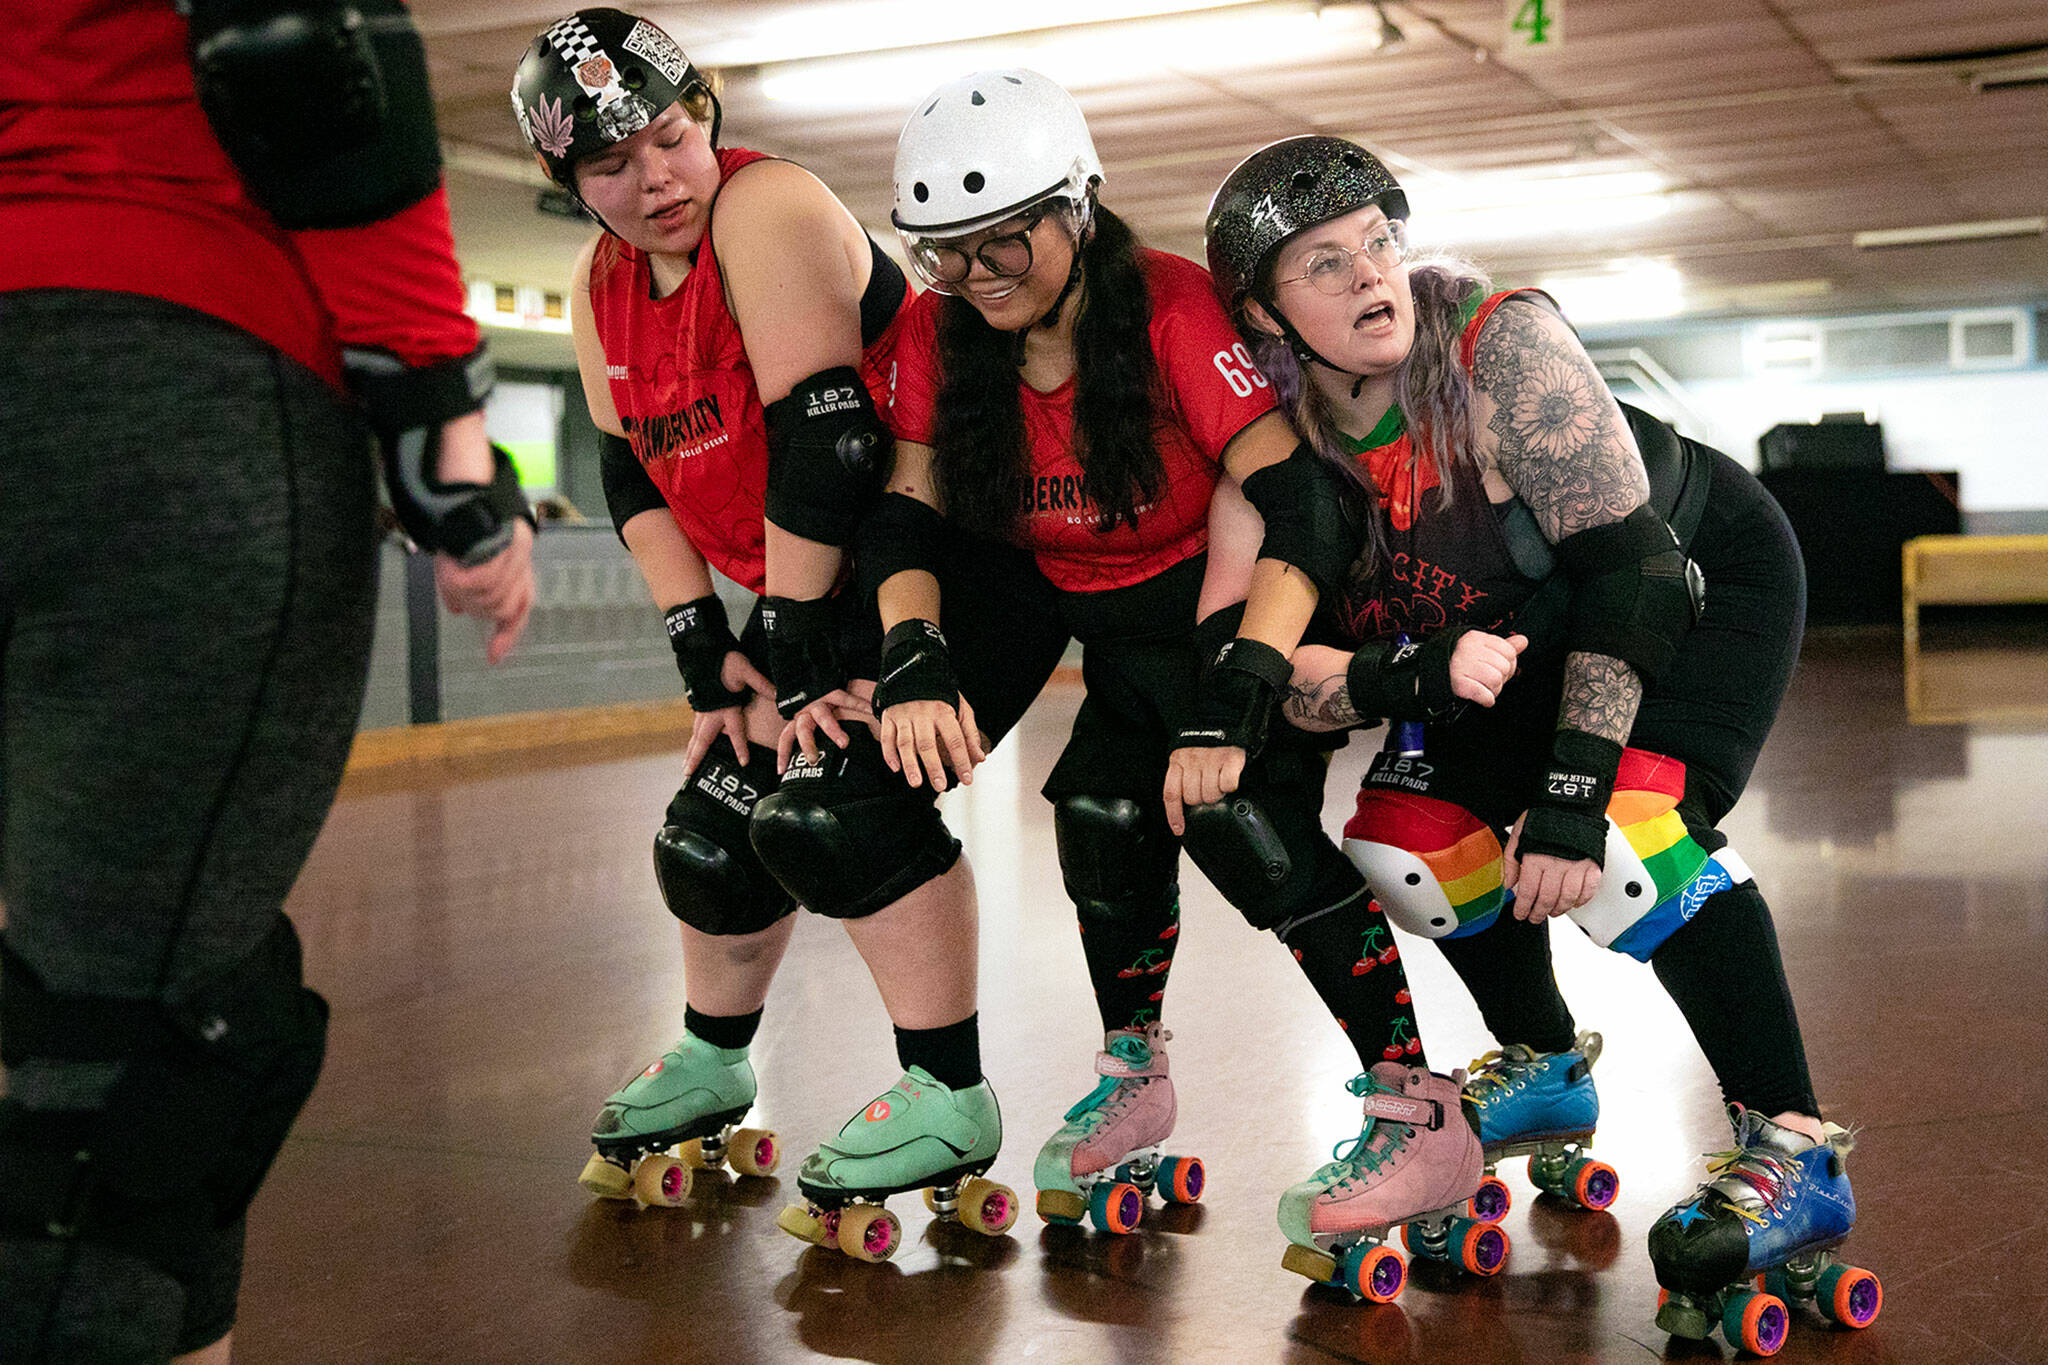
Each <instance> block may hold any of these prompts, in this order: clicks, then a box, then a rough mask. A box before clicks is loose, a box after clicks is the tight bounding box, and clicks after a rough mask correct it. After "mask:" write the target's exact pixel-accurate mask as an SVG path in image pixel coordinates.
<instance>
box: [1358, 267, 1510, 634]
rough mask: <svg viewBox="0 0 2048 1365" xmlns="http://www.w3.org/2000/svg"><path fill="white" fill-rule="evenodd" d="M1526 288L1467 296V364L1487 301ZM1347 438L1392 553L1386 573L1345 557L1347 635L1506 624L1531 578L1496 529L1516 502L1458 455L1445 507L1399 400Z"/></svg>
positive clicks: (1492, 305) (1462, 348)
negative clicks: (1502, 498) (1348, 564)
mask: <svg viewBox="0 0 2048 1365" xmlns="http://www.w3.org/2000/svg"><path fill="white" fill-rule="evenodd" d="M1533 292H1534V291H1528V290H1516V289H1511V290H1507V291H1505V292H1503V293H1499V294H1495V295H1493V296H1491V297H1490V298H1486V299H1484V300H1481V299H1478V298H1474V299H1472V300H1471V301H1470V302H1468V303H1467V305H1466V308H1465V326H1464V330H1463V333H1462V335H1461V337H1460V340H1459V347H1458V360H1459V363H1460V364H1461V365H1463V366H1464V367H1465V369H1466V371H1467V372H1468V373H1469V372H1470V370H1471V369H1472V353H1473V349H1474V348H1475V347H1476V346H1477V344H1478V341H1479V333H1480V330H1481V329H1482V328H1484V327H1485V326H1486V321H1487V319H1488V318H1490V317H1492V316H1493V310H1494V309H1496V308H1498V307H1500V305H1501V303H1502V302H1503V301H1504V300H1506V299H1509V298H1512V297H1513V296H1514V295H1516V294H1518V293H1533ZM1348 444H1349V446H1350V448H1351V450H1352V452H1353V454H1355V455H1356V456H1357V457H1358V459H1359V461H1360V462H1361V463H1362V464H1364V465H1365V467H1366V470H1367V472H1369V473H1370V474H1371V475H1372V481H1373V486H1374V487H1375V488H1377V489H1378V490H1379V494H1380V496H1379V505H1380V512H1381V515H1382V516H1383V517H1384V518H1385V522H1384V524H1383V527H1382V529H1383V530H1385V532H1386V536H1387V546H1388V550H1389V552H1390V554H1391V556H1392V559H1391V563H1390V564H1389V565H1388V566H1386V568H1385V570H1384V576H1382V573H1381V572H1380V571H1376V569H1375V566H1374V565H1373V563H1372V561H1371V557H1370V556H1369V555H1368V556H1363V557H1361V558H1360V560H1359V561H1358V562H1357V563H1356V564H1354V565H1353V566H1352V569H1351V573H1350V575H1349V577H1348V579H1347V582H1346V584H1345V589H1344V591H1343V592H1342V593H1340V594H1338V595H1337V600H1336V601H1334V602H1333V603H1331V604H1330V608H1331V613H1332V615H1334V616H1335V618H1336V619H1337V621H1338V623H1339V625H1340V627H1341V628H1342V630H1343V632H1344V634H1345V635H1346V636H1347V637H1348V638H1349V639H1351V640H1353V641H1365V640H1390V639H1392V638H1394V637H1395V636H1396V635H1408V636H1411V637H1413V638H1414V639H1417V640H1422V639H1426V638H1427V637H1429V636H1431V635H1434V634H1435V633H1436V632H1437V631H1439V630H1442V629H1444V628H1446V627H1448V626H1460V625H1462V626H1471V627H1473V628H1474V629H1477V630H1486V631H1498V630H1500V629H1502V628H1503V627H1505V626H1506V625H1507V623H1508V622H1509V621H1511V620H1512V619H1513V616H1514V613H1515V611H1516V610H1517V609H1518V608H1520V607H1521V606H1522V604H1523V603H1524V602H1526V601H1527V600H1528V598H1529V596H1530V595H1531V593H1533V592H1534V591H1535V588H1536V580H1535V579H1532V578H1530V577H1528V576H1527V575H1526V574H1524V573H1523V572H1522V571H1521V570H1520V569H1519V568H1517V567H1516V564H1515V560H1514V556H1513V555H1512V554H1511V553H1510V552H1509V550H1508V541H1507V536H1506V533H1505V532H1504V531H1503V530H1502V523H1503V520H1504V519H1505V518H1506V517H1507V516H1508V515H1510V514H1511V513H1512V511H1513V509H1514V508H1515V507H1516V506H1518V504H1517V503H1516V502H1515V501H1514V500H1512V499H1510V500H1509V501H1508V502H1504V503H1499V504H1495V503H1491V502H1489V501H1487V497H1486V490H1485V488H1484V486H1483V485H1482V484H1481V482H1480V476H1479V470H1478V469H1477V467H1476V466H1474V465H1473V464H1472V462H1471V461H1469V460H1461V461H1459V462H1458V463H1457V464H1456V465H1454V466H1453V467H1452V470H1451V477H1452V479H1453V481H1454V483H1455V485H1456V487H1455V494H1456V495H1455V497H1454V498H1453V499H1452V501H1451V505H1450V506H1449V507H1448V508H1446V507H1444V506H1443V505H1442V501H1441V498H1440V497H1439V496H1438V493H1437V490H1438V489H1439V488H1440V486H1441V482H1440V480H1439V479H1438V476H1437V470H1436V461H1435V460H1434V459H1433V458H1431V457H1430V455H1429V453H1428V452H1427V451H1426V450H1424V449H1422V448H1421V447H1420V446H1419V445H1418V444H1417V443H1416V442H1415V441H1414V439H1413V437H1412V436H1411V435H1410V433H1409V431H1408V424H1407V421H1406V420H1405V419H1404V418H1403V416H1402V414H1401V409H1400V408H1399V406H1395V407H1391V408H1388V409H1387V411H1386V414H1385V415H1384V416H1383V417H1381V418H1380V420H1379V423H1378V424H1377V425H1376V426H1375V427H1374V428H1373V429H1372V431H1371V432H1370V433H1368V434H1367V436H1366V437H1365V439H1364V440H1362V441H1361V440H1351V441H1349V442H1348ZM1525 515H1526V514H1525Z"/></svg>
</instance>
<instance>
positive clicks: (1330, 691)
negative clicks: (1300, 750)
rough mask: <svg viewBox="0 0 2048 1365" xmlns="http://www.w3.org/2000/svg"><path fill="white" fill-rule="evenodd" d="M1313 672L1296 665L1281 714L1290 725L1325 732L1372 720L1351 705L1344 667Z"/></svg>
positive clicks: (1281, 706)
mask: <svg viewBox="0 0 2048 1365" xmlns="http://www.w3.org/2000/svg"><path fill="white" fill-rule="evenodd" d="M1310 672H1311V670H1305V669H1303V668H1302V666H1301V665H1300V664H1296V665H1295V668H1294V680H1293V681H1292V682H1290V683H1289V684H1288V685H1287V688H1286V690H1285V691H1283V692H1282V693H1281V694H1280V714H1281V715H1283V716H1285V717H1286V718H1287V723H1288V724H1289V725H1292V726H1293V727H1294V728H1295V729H1297V730H1310V731H1316V732H1325V731H1330V730H1349V729H1351V728H1352V727H1354V726H1358V725H1364V724H1366V723H1367V722H1368V720H1369V719H1371V718H1368V717H1366V716H1361V715H1359V714H1358V709H1357V708H1356V707H1354V706H1353V705H1352V704H1351V688H1350V685H1349V683H1348V682H1347V681H1346V677H1345V671H1344V670H1343V669H1338V670H1337V671H1336V672H1334V673H1330V672H1328V671H1327V670H1325V669H1315V670H1313V672H1314V673H1316V674H1320V675H1322V676H1310Z"/></svg>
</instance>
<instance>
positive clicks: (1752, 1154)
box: [1706, 1110, 1805, 1225]
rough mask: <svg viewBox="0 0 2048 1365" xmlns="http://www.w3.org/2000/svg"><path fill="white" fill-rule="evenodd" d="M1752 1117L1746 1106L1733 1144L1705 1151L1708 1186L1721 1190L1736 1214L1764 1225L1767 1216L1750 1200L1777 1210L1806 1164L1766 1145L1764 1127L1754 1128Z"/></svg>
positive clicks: (1739, 1116) (1798, 1178) (1763, 1206)
mask: <svg viewBox="0 0 2048 1365" xmlns="http://www.w3.org/2000/svg"><path fill="white" fill-rule="evenodd" d="M1750 1117H1751V1116H1750V1115H1749V1113H1748V1111H1746V1110H1745V1111H1741V1112H1740V1113H1738V1114H1737V1116H1736V1130H1735V1140H1736V1144H1737V1145H1736V1146H1735V1147H1734V1148H1732V1149H1730V1150H1728V1151H1723V1152H1708V1153H1707V1154H1706V1155H1707V1174H1708V1175H1709V1176H1710V1177H1712V1178H1711V1179H1710V1180H1709V1181H1708V1187H1709V1188H1711V1189H1713V1190H1716V1191H1718V1192H1719V1193H1720V1195H1721V1197H1722V1198H1723V1199H1724V1200H1726V1201H1727V1204H1728V1207H1729V1208H1731V1209H1733V1210H1734V1211H1735V1212H1736V1214H1737V1215H1739V1216H1740V1217H1742V1218H1744V1219H1746V1220H1748V1221H1749V1222H1751V1223H1756V1224H1758V1225H1762V1224H1763V1223H1764V1222H1765V1221H1767V1220H1766V1219H1765V1217H1764V1215H1763V1213H1761V1212H1759V1211H1758V1210H1757V1209H1754V1208H1751V1207H1750V1204H1752V1203H1755V1204H1757V1205H1759V1206H1760V1207H1761V1208H1762V1209H1764V1210H1767V1211H1775V1210H1776V1209H1777V1207H1778V1205H1779V1204H1780V1203H1782V1202H1783V1201H1785V1200H1786V1199H1788V1198H1789V1197H1790V1195H1791V1191H1792V1188H1793V1187H1794V1186H1796V1185H1798V1184H1799V1182H1800V1181H1801V1179H1803V1178H1804V1176H1805V1167H1803V1166H1802V1165H1801V1164H1800V1162H1799V1158H1798V1157H1797V1156H1795V1155H1792V1154H1790V1153H1787V1152H1782V1151H1779V1150H1777V1149H1776V1148H1773V1147H1769V1146H1766V1145H1764V1143H1763V1141H1762V1133H1763V1130H1762V1128H1761V1127H1755V1128H1754V1131H1752V1128H1753V1125H1752V1124H1751V1123H1750V1122H1749V1119H1750ZM1745 1191H1747V1193H1745Z"/></svg>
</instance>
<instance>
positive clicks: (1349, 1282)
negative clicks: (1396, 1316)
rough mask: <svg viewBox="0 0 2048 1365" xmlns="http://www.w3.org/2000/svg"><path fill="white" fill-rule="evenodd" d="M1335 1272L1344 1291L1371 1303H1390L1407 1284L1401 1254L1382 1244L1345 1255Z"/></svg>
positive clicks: (1360, 1248) (1405, 1266) (1406, 1270)
mask: <svg viewBox="0 0 2048 1365" xmlns="http://www.w3.org/2000/svg"><path fill="white" fill-rule="evenodd" d="M1338 1268H1339V1270H1340V1271H1341V1273H1342V1274H1343V1276H1344V1287H1345V1288H1346V1289H1348V1290H1350V1291H1351V1292H1352V1293H1354V1294H1356V1295H1358V1297H1359V1298H1361V1299H1369V1300H1371V1301H1372V1302H1374V1303H1392V1302H1393V1301H1394V1300H1395V1299H1398V1298H1400V1297H1401V1290H1402V1289H1403V1287H1405V1286H1406V1285H1407V1283H1408V1266H1407V1263H1406V1262H1404V1261H1403V1260H1402V1259H1401V1253H1400V1252H1398V1251H1396V1250H1394V1249H1393V1248H1392V1247H1390V1246H1385V1245H1382V1244H1374V1245H1372V1246H1368V1247H1358V1248H1354V1249H1353V1250H1351V1251H1347V1252H1346V1253H1345V1254H1344V1259H1343V1260H1341V1261H1339V1262H1338Z"/></svg>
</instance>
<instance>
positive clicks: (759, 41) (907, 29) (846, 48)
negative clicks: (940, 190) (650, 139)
mask: <svg viewBox="0 0 2048 1365" xmlns="http://www.w3.org/2000/svg"><path fill="white" fill-rule="evenodd" d="M1243 3H1244V0H1032V4H1031V6H1030V8H1029V10H1028V11H1026V10H1023V9H1018V8H1014V7H1010V6H1002V5H973V4H960V3H958V0H841V3H837V4H818V3H812V4H806V5H801V6H790V7H788V8H787V9H786V10H784V11H783V12H782V13H780V14H777V15H775V16H773V17H771V18H769V19H767V20H765V21H763V22H761V23H757V24H751V25H748V26H747V27H746V29H745V31H744V32H741V33H739V34H736V35H734V36H732V37H729V38H723V39H719V38H707V39H705V40H703V41H701V42H693V43H686V44H685V46H686V47H687V48H688V49H689V53H690V59H691V60H692V61H694V62H696V63H697V65H698V66H700V67H725V66H775V65H780V64H782V63H785V62H797V61H808V60H812V59H814V58H819V57H839V56H848V55H853V54H863V53H870V52H884V51H888V50H891V49H901V48H914V47H934V46H938V45H941V44H946V43H965V42H975V41H978V40H981V39H986V38H999V37H1021V36H1023V35H1024V34H1026V33H1029V32H1037V31H1043V30H1047V29H1055V28H1063V27H1066V26H1068V25H1072V24H1100V23H1105V22H1115V21H1117V20H1122V19H1154V18H1160V17H1172V16H1177V15H1183V14H1191V13H1198V12H1200V11H1202V10H1208V9H1222V8H1225V7H1236V6H1241V5H1242V4H1243ZM1027 14H1028V18H1027V17H1026V15H1027ZM677 31H678V32H680V31H682V30H681V29H678V30H677ZM955 74H964V72H963V73H955Z"/></svg>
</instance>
